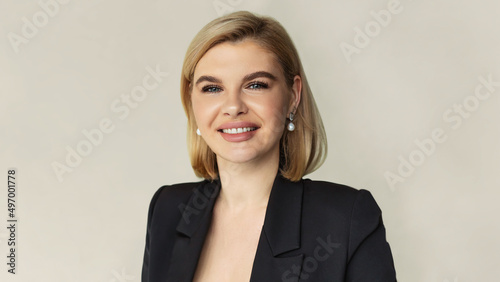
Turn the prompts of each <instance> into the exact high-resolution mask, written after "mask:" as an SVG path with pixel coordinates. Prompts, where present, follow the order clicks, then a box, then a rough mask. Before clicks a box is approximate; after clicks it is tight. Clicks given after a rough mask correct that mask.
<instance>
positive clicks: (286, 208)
mask: <svg viewBox="0 0 500 282" xmlns="http://www.w3.org/2000/svg"><path fill="white" fill-rule="evenodd" d="M220 189H221V185H220V182H219V181H218V180H216V181H213V182H209V181H204V182H202V183H201V184H200V185H199V186H198V187H196V188H195V189H194V190H193V195H192V196H191V198H190V199H189V201H188V203H187V205H186V206H185V207H184V210H183V213H182V218H181V220H180V222H179V224H178V225H177V231H178V232H179V233H180V234H182V235H184V236H180V237H179V236H178V237H177V238H176V242H175V246H174V250H173V253H172V260H171V265H170V270H169V273H170V275H168V276H169V277H177V279H180V277H181V273H180V272H183V275H182V277H186V276H190V275H194V271H195V270H196V265H197V262H198V259H199V256H200V254H201V250H202V247H203V243H204V240H205V237H206V235H207V232H208V229H209V226H210V223H211V219H212V211H213V207H214V205H215V200H216V199H217V197H218V195H219V193H220ZM302 193H303V182H302V181H299V182H291V181H289V180H287V179H286V178H284V177H283V176H282V175H281V174H280V173H277V175H276V177H275V180H274V183H273V187H272V189H271V194H270V196H269V201H268V205H267V210H266V215H265V219H264V226H263V228H262V233H261V237H260V239H259V245H258V247H257V252H256V258H255V261H254V269H253V271H252V272H256V271H257V270H259V271H260V270H264V268H265V267H267V266H265V265H263V262H264V261H263V260H264V259H260V258H261V255H262V254H266V253H271V254H272V256H274V257H275V258H274V260H275V261H276V262H278V263H279V260H280V258H276V256H278V255H280V254H283V253H285V252H288V251H292V250H295V249H299V248H300V230H301V228H300V224H301V214H302ZM183 237H184V238H183ZM186 237H187V238H186ZM263 240H265V241H267V243H266V242H263ZM268 248H269V249H270V250H268ZM269 259H271V260H273V258H269ZM297 259H298V260H295V261H293V262H294V263H299V262H300V261H301V259H302V256H298V257H297ZM258 260H262V261H258ZM266 260H267V259H266ZM283 263H286V265H287V267H288V264H290V263H292V261H290V260H282V262H281V264H283ZM181 264H182V266H181ZM298 265H301V264H300V263H299V264H298ZM257 268H258V269H257ZM266 271H272V270H266ZM264 273H265V272H264ZM267 273H268V274H269V272H267ZM190 277H191V279H192V276H190ZM168 281H170V280H168ZM176 281H180V280H176ZM182 281H184V280H182ZM186 281H188V280H186ZM189 281H191V280H189Z"/></svg>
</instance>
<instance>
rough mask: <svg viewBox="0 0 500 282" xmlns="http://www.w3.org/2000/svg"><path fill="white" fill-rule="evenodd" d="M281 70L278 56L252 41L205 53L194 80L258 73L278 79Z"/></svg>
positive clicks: (230, 44) (224, 45)
mask: <svg viewBox="0 0 500 282" xmlns="http://www.w3.org/2000/svg"><path fill="white" fill-rule="evenodd" d="M280 69H281V68H280V65H279V64H278V62H277V60H276V56H275V55H274V54H273V53H272V52H270V51H269V50H267V49H265V48H263V47H262V46H260V45H259V44H257V43H255V42H253V41H251V40H245V41H242V42H224V43H220V44H218V45H216V46H214V47H212V48H211V49H210V50H208V51H207V52H206V53H205V55H204V56H203V57H202V58H201V59H200V61H199V62H198V64H197V66H196V68H195V71H194V76H193V79H194V80H196V79H197V78H198V77H200V76H203V75H211V76H242V75H243V76H244V75H247V74H248V73H253V72H257V71H266V72H269V73H272V74H274V75H275V76H277V77H278V76H279V74H280V73H281V71H280Z"/></svg>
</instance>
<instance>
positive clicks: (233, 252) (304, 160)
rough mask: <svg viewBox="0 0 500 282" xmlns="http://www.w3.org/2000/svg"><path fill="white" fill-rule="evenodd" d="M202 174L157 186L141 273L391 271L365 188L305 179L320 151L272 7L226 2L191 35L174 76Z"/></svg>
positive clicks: (218, 276)
mask: <svg viewBox="0 0 500 282" xmlns="http://www.w3.org/2000/svg"><path fill="white" fill-rule="evenodd" d="M181 96H182V103H183V106H184V110H185V112H186V115H187V118H188V127H187V130H188V146H189V153H190V158H191V164H192V167H193V169H194V172H195V174H196V175H197V176H199V177H202V178H204V180H203V181H201V182H195V183H181V184H175V185H166V186H163V187H161V188H160V189H159V190H158V191H157V192H156V193H155V195H154V196H153V199H152V201H151V204H150V208H149V216H148V226H147V235H146V247H145V254H144V263H143V273H142V281H150V282H157V281H158V282H159V281H162V282H164V281H168V282H184V281H186V282H187V281H195V282H212V281H214V282H215V281H216V282H226V281H227V282H240V281H241V282H243V281H245V282H247V281H251V282H266V281H272V282H275V281H313V282H323V281H325V282H326V281H329V282H330V281H366V282H376V281H383V282H388V281H395V280H396V278H395V270H394V264H393V259H392V255H391V251H390V247H389V244H388V243H387V242H386V237H385V229H384V225H383V223H382V217H381V211H380V209H379V207H378V206H377V204H376V202H375V200H374V199H373V197H372V196H371V194H370V192H368V191H366V190H356V189H353V188H350V187H347V186H343V185H340V184H334V183H330V182H323V181H313V180H310V179H304V178H303V177H304V175H306V174H308V173H310V172H312V171H314V170H315V169H317V168H318V167H319V166H320V165H321V164H322V163H323V161H324V158H325V156H326V152H327V143H326V135H325V130H324V128H323V124H322V121H321V117H320V114H319V112H318V109H317V107H316V104H315V101H314V98H313V96H312V93H311V89H310V88H309V85H308V83H307V79H306V76H305V73H304V70H303V68H302V65H301V62H300V59H299V56H298V53H297V51H296V49H295V47H294V45H293V42H292V41H291V39H290V37H289V36H288V34H287V32H286V31H285V29H284V28H283V27H282V26H281V25H280V24H279V23H278V22H277V21H276V20H274V19H272V18H269V17H261V16H257V15H254V14H252V13H249V12H235V13H232V14H229V15H227V16H224V17H221V18H218V19H215V20H213V21H212V22H210V23H208V24H207V25H206V26H205V27H204V28H203V29H202V30H201V31H200V32H199V33H198V34H197V35H196V36H195V38H194V39H193V41H192V42H191V44H190V46H189V48H188V50H187V53H186V57H185V60H184V65H183V68H182V77H181Z"/></svg>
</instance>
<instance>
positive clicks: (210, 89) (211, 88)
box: [201, 85, 222, 93]
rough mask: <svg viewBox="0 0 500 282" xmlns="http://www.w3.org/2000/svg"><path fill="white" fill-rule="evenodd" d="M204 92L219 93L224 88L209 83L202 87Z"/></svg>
mask: <svg viewBox="0 0 500 282" xmlns="http://www.w3.org/2000/svg"><path fill="white" fill-rule="evenodd" d="M201 90H202V91H203V92H209V93H217V92H221V91H222V89H221V88H220V87H219V86H217V85H207V86H205V87H203V88H202V89H201Z"/></svg>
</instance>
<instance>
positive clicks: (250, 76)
mask: <svg viewBox="0 0 500 282" xmlns="http://www.w3.org/2000/svg"><path fill="white" fill-rule="evenodd" d="M257 77H267V78H269V79H271V80H276V76H274V75H273V74H272V73H270V72H267V71H256V72H254V73H251V74H247V75H245V77H244V78H243V81H249V80H252V79H255V78H257Z"/></svg>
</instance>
